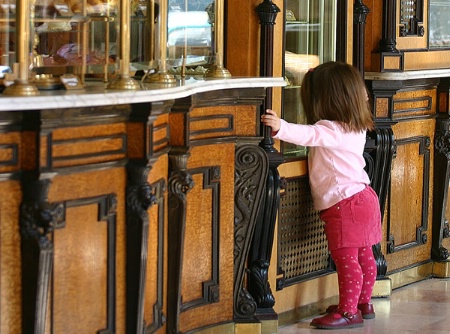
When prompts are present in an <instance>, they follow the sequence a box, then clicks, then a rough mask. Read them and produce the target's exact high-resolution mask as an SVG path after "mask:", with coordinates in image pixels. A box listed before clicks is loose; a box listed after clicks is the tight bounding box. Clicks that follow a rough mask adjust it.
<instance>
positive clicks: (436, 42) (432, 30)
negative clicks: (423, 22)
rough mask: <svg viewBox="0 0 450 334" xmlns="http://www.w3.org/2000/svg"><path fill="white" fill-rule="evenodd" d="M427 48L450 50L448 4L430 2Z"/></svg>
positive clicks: (431, 0)
mask: <svg viewBox="0 0 450 334" xmlns="http://www.w3.org/2000/svg"><path fill="white" fill-rule="evenodd" d="M429 11H430V19H429V20H428V22H429V29H428V30H429V36H428V38H429V40H428V42H429V47H430V49H442V48H450V2H449V1H443V0H430V7H429Z"/></svg>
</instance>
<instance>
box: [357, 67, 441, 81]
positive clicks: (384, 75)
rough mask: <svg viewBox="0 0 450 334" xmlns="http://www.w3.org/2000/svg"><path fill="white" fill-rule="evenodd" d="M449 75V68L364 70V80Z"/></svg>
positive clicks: (427, 77) (424, 77)
mask: <svg viewBox="0 0 450 334" xmlns="http://www.w3.org/2000/svg"><path fill="white" fill-rule="evenodd" d="M442 77H450V69H436V70H414V71H405V72H365V73H364V78H365V79H366V80H413V79H429V78H442Z"/></svg>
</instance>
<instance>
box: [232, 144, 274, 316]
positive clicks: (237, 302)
mask: <svg viewBox="0 0 450 334" xmlns="http://www.w3.org/2000/svg"><path fill="white" fill-rule="evenodd" d="M235 161H236V162H235V181H234V182H235V184H234V189H235V191H234V196H235V207H234V217H235V218H234V224H235V225H234V275H235V277H234V317H235V318H237V319H246V318H250V317H252V316H253V315H254V314H255V312H256V308H257V305H256V303H255V301H254V299H253V298H252V296H251V295H250V294H249V293H248V291H247V290H246V289H245V287H244V275H245V263H246V261H247V256H248V253H249V249H250V245H251V241H252V237H253V233H254V229H255V225H256V219H257V215H258V212H259V209H260V206H261V200H262V194H263V190H264V182H262V181H263V180H265V179H266V178H267V173H268V157H267V154H266V153H265V151H264V150H263V149H262V148H260V147H258V146H254V145H244V146H241V147H239V148H238V149H237V150H236V160H235Z"/></svg>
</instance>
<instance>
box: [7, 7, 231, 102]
mask: <svg viewBox="0 0 450 334" xmlns="http://www.w3.org/2000/svg"><path fill="white" fill-rule="evenodd" d="M19 5H20V6H19ZM16 6H17V8H19V9H20V13H18V12H17V13H16ZM219 8H220V9H221V8H222V2H220V6H219ZM216 10H217V9H216V8H215V1H214V0H195V1H194V0H17V1H16V0H0V66H1V67H0V70H1V73H0V80H1V84H2V86H3V88H5V87H8V86H9V85H11V83H15V82H16V81H20V82H22V83H23V82H25V81H26V82H27V83H31V84H32V85H35V86H36V87H37V89H39V90H54V89H60V88H66V89H67V88H68V87H67V85H65V84H64V83H65V82H67V80H71V78H76V82H77V84H76V85H75V86H76V87H73V88H83V87H84V86H85V84H86V83H88V82H94V83H96V82H98V83H111V82H112V81H114V80H117V78H118V77H120V76H123V77H125V78H127V77H132V78H134V79H136V80H141V82H144V79H146V78H147V79H148V78H149V77H151V76H152V75H153V74H155V73H158V72H159V71H162V72H164V74H165V72H166V70H167V71H168V72H170V71H172V72H173V73H174V74H179V75H181V76H186V75H189V74H195V75H201V76H203V75H205V73H206V72H207V69H208V68H209V67H212V66H213V64H214V65H216V64H215V62H216V60H217V59H218V57H217V54H218V52H221V48H219V50H218V44H219V43H220V44H223V41H222V40H219V41H218V42H217V43H216V42H215V39H217V38H216V36H217V35H220V34H223V25H222V20H223V13H222V12H220V15H216ZM216 17H217V18H221V21H220V22H219V23H220V24H217V21H216ZM19 28H20V30H19ZM217 28H218V29H220V32H219V33H218V32H217V31H215V29H216V30H217ZM18 37H20V38H18ZM68 78H69V79H68ZM134 79H133V80H134ZM170 82H172V80H171V81H170ZM164 83H166V82H164ZM106 87H107V88H112V89H120V88H124V89H128V88H129V86H128V82H126V83H125V84H123V85H122V86H121V85H111V84H109V85H107V86H106ZM131 88H133V89H134V86H132V87H131ZM4 93H5V92H4ZM28 93H29V92H28V91H27V90H26V89H25V90H24V92H23V94H19V95H31V94H28ZM8 95H9V94H8Z"/></svg>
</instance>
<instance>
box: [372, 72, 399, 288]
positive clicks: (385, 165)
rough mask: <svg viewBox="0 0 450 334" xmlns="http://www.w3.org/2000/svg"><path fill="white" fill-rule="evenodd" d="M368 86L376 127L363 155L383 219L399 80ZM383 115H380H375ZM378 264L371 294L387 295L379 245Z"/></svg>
mask: <svg viewBox="0 0 450 334" xmlns="http://www.w3.org/2000/svg"><path fill="white" fill-rule="evenodd" d="M367 85H368V88H369V89H370V90H371V93H372V96H373V104H372V109H373V112H374V116H375V130H374V131H371V132H369V133H368V134H367V141H366V147H365V152H364V157H365V160H366V162H367V164H366V167H367V169H368V174H369V177H370V181H371V182H370V184H371V186H372V188H373V189H374V191H375V192H376V194H377V195H378V198H379V201H380V211H381V221H383V216H384V211H385V205H386V200H387V196H388V190H389V184H390V180H391V168H392V159H393V157H394V155H395V151H396V145H395V137H394V132H393V130H392V126H393V125H394V124H396V122H395V121H393V120H392V113H393V110H394V95H395V94H396V92H397V91H398V90H399V89H400V88H401V83H400V82H392V83H390V85H386V82H385V81H376V80H374V81H368V83H367ZM378 115H383V117H377V116H378ZM372 251H373V254H374V257H375V261H376V263H377V282H376V285H375V289H374V295H377V296H379V297H383V296H388V295H390V293H391V291H392V287H391V281H390V279H389V278H387V277H386V272H387V262H386V259H385V257H384V255H383V253H382V251H381V244H380V243H378V244H376V245H374V246H373V247H372Z"/></svg>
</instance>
